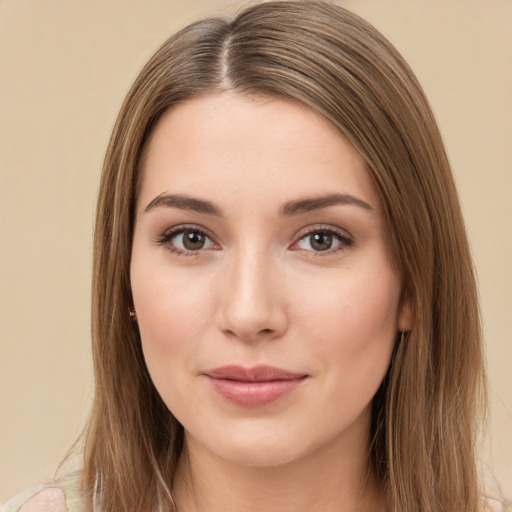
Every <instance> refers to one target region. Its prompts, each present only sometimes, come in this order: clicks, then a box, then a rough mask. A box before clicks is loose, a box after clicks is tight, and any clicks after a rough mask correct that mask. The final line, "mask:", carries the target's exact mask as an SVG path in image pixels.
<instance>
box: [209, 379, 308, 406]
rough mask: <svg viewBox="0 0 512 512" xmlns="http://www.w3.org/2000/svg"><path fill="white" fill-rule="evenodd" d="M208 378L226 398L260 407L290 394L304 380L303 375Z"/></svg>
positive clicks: (240, 403) (236, 402)
mask: <svg viewBox="0 0 512 512" xmlns="http://www.w3.org/2000/svg"><path fill="white" fill-rule="evenodd" d="M209 379H210V382H211V384H212V386H213V389H214V390H215V391H216V392H217V393H219V395H221V396H222V397H224V398H225V399H226V400H229V401H230V402H233V403H235V404H237V405H241V406H243V407H261V406H263V405H267V404H270V403H272V402H275V401H276V400H278V399H279V398H282V397H284V396H286V395H288V394H290V393H291V392H292V391H294V390H295V389H297V388H298V387H299V386H300V385H301V384H302V383H303V382H304V380H305V377H299V378H296V379H287V380H269V381H259V382H245V381H239V380H228V379H217V378H212V377H209Z"/></svg>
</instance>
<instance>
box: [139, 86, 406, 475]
mask: <svg viewBox="0 0 512 512" xmlns="http://www.w3.org/2000/svg"><path fill="white" fill-rule="evenodd" d="M388 233H389V231H388V228H387V226H386V224H385V220H384V215H383V212H382V205H381V204H380V201H379V197H378V195H377V192H376V190H375V187H374V185H373V184H372V181H371V179H370V176H369V174H368V172H367V170H366V169H365V164H364V161H363V159H362V158H361V157H360V156H359V154H358V153H357V152H356V151H355V150H354V148H353V147H352V146H351V145H350V144H349V143H348V142H347V141H346V140H345V139H344V138H343V137H341V136H340V135H339V133H337V132H336V131H335V130H334V129H333V127H332V126H331V125H330V124H329V123H328V122H327V121H325V120H324V119H323V118H322V117H321V116H319V115H318V114H316V113H314V112H313V111H312V110H310V109H308V108H306V107H304V106H301V105H299V104H297V103H294V102H291V101H286V100H282V99H276V98H267V97H256V98H254V97H252V98H249V97H243V96H239V95H236V94H234V93H223V94H219V95H212V96H204V97H200V98H199V99H193V100H190V101H189V102H186V103H184V104H181V105H179V106H177V107H174V108H172V109H171V110H170V111H168V112H167V113H166V114H165V115H164V117H163V118H162V119H161V121H160V122H159V124H158V125H157V127H156V128H155V130H154V132H153V135H152V138H151V141H150V143H149V147H148V152H147V155H146V159H145V162H144V165H143V180H142V186H141V190H140V194H139V197H138V202H137V213H136V226H135V233H134V239H133V253H132V262H131V285H132V291H133V300H134V305H135V309H136V311H137V317H138V325H139V329H140V334H141V338H142V348H143V351H144V356H145V359H146V363H147V366H148V369H149V372H150V374H151V377H152V379H153V382H154V384H155V386H156V388H157V390H158V392H159V393H160V395H161V396H162V398H163V400H164V402H165V403H166V405H167V406H168V408H169V409H170V410H171V411H172V413H173V414H174V415H175V416H176V418H177V419H178V420H179V421H180V422H181V424H182V425H183V426H184V428H185V432H186V439H187V446H188V447H189V450H195V451H196V452H200V451H203V452H204V453H208V454H209V455H210V456H214V457H220V458H221V459H224V460H225V461H231V462H236V463H240V464H245V465H259V466H266V465H277V464H282V463H286V462H291V461H294V460H298V459H300V458H303V457H307V456H309V455H312V454H314V453H318V452H319V451H323V450H325V449H328V450H331V451H332V450H334V451H336V449H337V448H339V449H340V450H344V451H345V453H346V451H347V450H352V451H353V450H355V449H356V447H359V449H360V448H361V446H363V445H364V449H365V450H367V443H368V432H369V422H370V403H371V400H372V397H373V395H374V394H375V392H376V391H377V389H378V387H379V385H380V383H381V381H382V379H383V377H384V375H385V373H386V370H387V367H388V364H389V360H390V356H391V352H392V349H393V345H394V341H395V339H396V336H397V332H398V331H399V330H405V329H408V328H410V325H409V323H410V314H409V310H408V308H407V307H405V308H400V307H399V302H400V278H399V276H398V275H397V274H396V273H395V272H394V270H393V268H392V265H391V262H390V258H389V252H388V247H389V234H388ZM333 453H334V452H333Z"/></svg>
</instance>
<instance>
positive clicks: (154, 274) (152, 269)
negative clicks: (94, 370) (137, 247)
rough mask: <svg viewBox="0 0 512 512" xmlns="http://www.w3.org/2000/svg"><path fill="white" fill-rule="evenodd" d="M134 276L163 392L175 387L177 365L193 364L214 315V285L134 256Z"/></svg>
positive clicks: (145, 343) (150, 357)
mask: <svg viewBox="0 0 512 512" xmlns="http://www.w3.org/2000/svg"><path fill="white" fill-rule="evenodd" d="M131 281H132V294H133V300H134V306H135V309H136V311H137V318H138V327H139V331H140V335H141V340H142V349H143V352H144V358H145V360H146V364H147V366H148V370H149V372H150V374H151V377H152V379H153V381H154V383H155V386H156V387H157V389H158V390H159V391H160V392H162V391H163V389H164V388H165V389H168V390H170V389H172V386H169V385H168V383H169V382H170V381H171V380H173V379H176V378H179V373H178V372H177V371H176V369H177V368H181V369H183V368H190V367H192V366H193V364H194V356H195V355H197V352H198V349H199V345H200V340H201V339H203V338H204V336H201V335H200V333H201V332H203V330H204V329H205V328H206V327H207V326H208V325H209V322H208V321H207V319H208V318H209V317H210V316H211V315H210V313H209V311H210V309H211V296H212V295H211V292H210V287H209V286H208V284H207V283H205V282H204V280H203V279H201V278H199V277H198V279H194V280H191V279H190V275H189V274H188V273H186V272H184V271H181V272H180V271H179V270H174V271H172V272H171V271H170V269H169V268H168V267H166V266H163V265H158V264H155V265H148V264H146V263H145V262H143V261H142V260H140V259H138V258H137V257H136V256H135V255H134V257H133V259H132V268H131ZM163 394H165V393H163ZM164 400H165V397H164Z"/></svg>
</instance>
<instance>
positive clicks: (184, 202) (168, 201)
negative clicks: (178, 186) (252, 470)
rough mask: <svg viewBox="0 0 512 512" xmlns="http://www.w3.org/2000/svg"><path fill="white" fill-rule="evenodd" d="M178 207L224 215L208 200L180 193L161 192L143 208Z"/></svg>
mask: <svg viewBox="0 0 512 512" xmlns="http://www.w3.org/2000/svg"><path fill="white" fill-rule="evenodd" d="M161 207H167V208H179V209H181V210H192V211H194V212H197V213H206V214H208V215H215V216H217V217H224V214H223V213H222V211H221V209H220V208H219V207H218V206H216V205H215V204H213V203H211V202H210V201H206V200H204V199H197V198H195V197H190V196H186V195H181V194H166V193H165V192H163V193H162V194H160V195H159V196H156V197H155V198H154V199H153V200H152V201H151V202H150V203H149V204H148V205H147V206H146V208H145V209H144V213H146V212H149V211H151V210H154V209H155V208H161Z"/></svg>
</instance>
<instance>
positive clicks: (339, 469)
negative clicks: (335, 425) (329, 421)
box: [173, 428, 386, 512]
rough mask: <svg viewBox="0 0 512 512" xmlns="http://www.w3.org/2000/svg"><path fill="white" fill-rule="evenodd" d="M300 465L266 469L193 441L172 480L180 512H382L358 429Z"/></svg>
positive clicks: (189, 441)
mask: <svg viewBox="0 0 512 512" xmlns="http://www.w3.org/2000/svg"><path fill="white" fill-rule="evenodd" d="M353 430H354V433H355V435H350V433H348V432H344V435H343V436H340V437H339V438H336V439H334V440H332V441H330V442H329V443H326V444H325V445H323V446H322V447H321V448H319V449H317V450H315V451H314V452H312V453H308V454H306V455H304V456H303V457H301V458H300V459H298V460H293V461H292V462H288V463H285V464H279V465H275V466H270V467H268V466H267V467H254V466H247V465H240V464H236V463H232V462H230V461H227V460H225V459H222V458H220V457H218V456H216V455H215V454H213V453H212V452H211V451H209V450H208V449H207V448H205V447H204V446H203V445H201V444H200V443H199V442H198V441H197V440H195V439H194V438H193V437H192V436H190V435H188V434H187V435H186V437H185V446H184V450H183V453H182V456H181V459H180V463H179V466H178V470H177V473H176V476H175V480H174V486H173V491H174V496H175V499H176V503H177V506H178V511H179V512H221V511H222V512H225V511H226V510H237V511H240V512H242V511H243V512H260V511H263V510H264V511H265V512H292V511H293V512H306V511H307V512H331V511H333V512H334V511H336V512H359V511H361V512H362V511H365V512H368V511H371V512H377V511H378V512H384V511H385V510H386V506H385V502H384V498H383V492H382V487H381V485H380V484H379V482H378V481H377V478H376V477H375V474H374V472H373V471H372V470H371V466H370V462H369V457H368V447H369V442H368V436H365V438H364V439H361V438H360V437H361V436H360V434H358V432H361V430H360V429H359V430H358V429H357V428H355V429H353Z"/></svg>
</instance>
